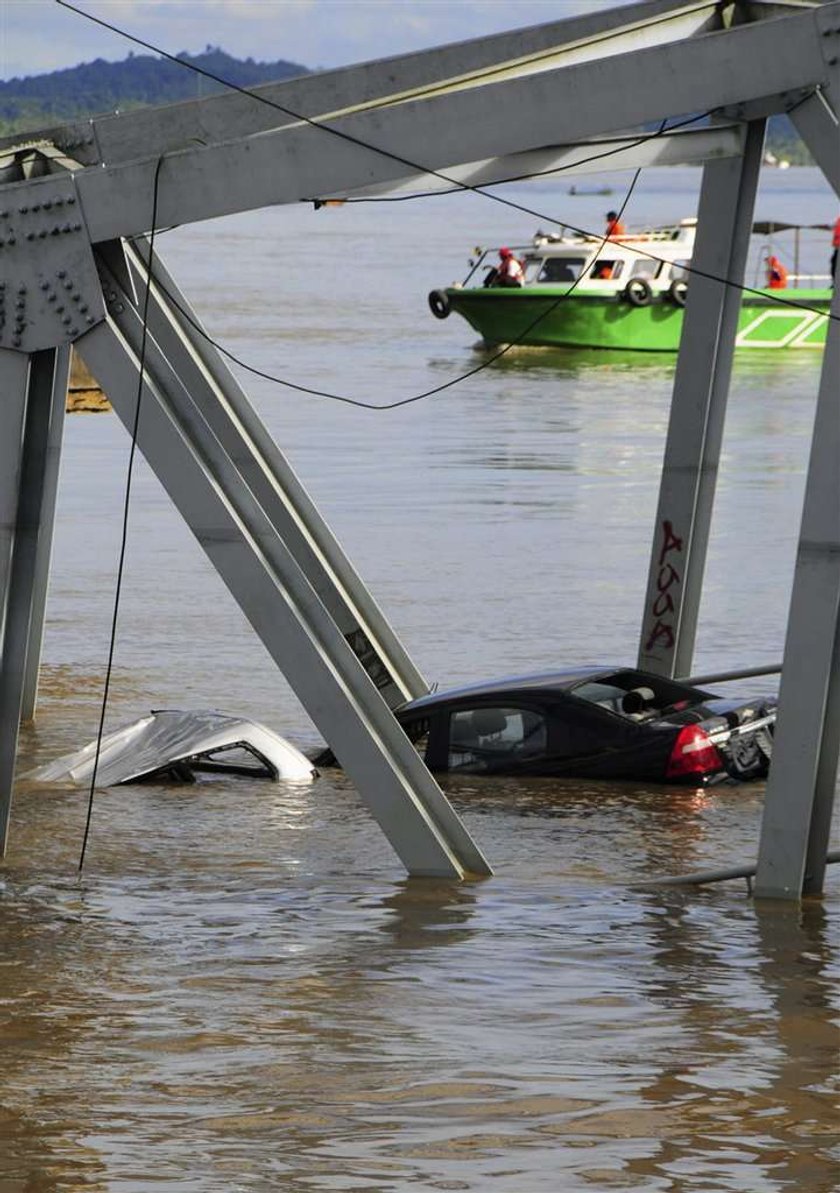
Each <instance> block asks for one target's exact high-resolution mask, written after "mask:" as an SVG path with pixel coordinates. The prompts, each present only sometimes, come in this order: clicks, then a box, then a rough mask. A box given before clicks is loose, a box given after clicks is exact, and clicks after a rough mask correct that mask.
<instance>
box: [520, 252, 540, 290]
mask: <svg viewBox="0 0 840 1193" xmlns="http://www.w3.org/2000/svg"><path fill="white" fill-rule="evenodd" d="M542 265H543V259H542V257H526V258H525V260H524V261H523V263H522V268H523V269H524V271H525V285H526V286H527V285H528V283H529V282H536V281H538V279H539V273H540V270H541V269H542Z"/></svg>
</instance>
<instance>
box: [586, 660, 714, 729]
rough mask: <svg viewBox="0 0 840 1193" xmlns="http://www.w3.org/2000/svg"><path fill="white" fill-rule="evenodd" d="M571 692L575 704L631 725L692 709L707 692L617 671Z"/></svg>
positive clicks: (668, 681) (650, 677) (588, 682)
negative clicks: (589, 706)
mask: <svg viewBox="0 0 840 1193" xmlns="http://www.w3.org/2000/svg"><path fill="white" fill-rule="evenodd" d="M571 692H572V695H573V696H575V697H576V698H577V699H578V700H586V701H587V702H588V703H590V704H594V705H597V706H598V707H599V708H604V709H606V710H607V711H608V712H612V713H618V715H619V716H623V717H627V718H628V719H630V720H633V721H646V720H653V719H655V718H656V717H661V716H662V715H663V714H664V713H665V712H672V711H675V710H678V709H683V708H691V707H694V706H696V705H699V704H702V702H703V700H704V699H705V698H706V697H707V696H708V693H707V692H701V691H700V689H699V688H692V687H690V686H689V685H688V684H680V683H675V682H674V681H673V680H670V679H663V678H662V677H661V676H658V675H646V674H644V673H639V672H637V671H618V672H616V673H615V674H614V675H605V676H599V677H598V679H596V680H584V681H583V682H581V683H579V684H577V685H576V686H575V687H573V688H572V689H571Z"/></svg>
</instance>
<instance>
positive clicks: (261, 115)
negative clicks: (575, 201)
mask: <svg viewBox="0 0 840 1193" xmlns="http://www.w3.org/2000/svg"><path fill="white" fill-rule="evenodd" d="M719 28H721V19H720V14H719V12H718V9H717V6H716V5H714V4H710V3H708V0H699V2H698V0H694V2H689V3H685V2H677V3H675V2H674V0H646V2H645V3H641V4H628V5H625V6H623V7H621V8H618V9H612V10H605V9H601V10H599V11H597V12H592V13H588V14H586V15H582V16H575V17H570V18H565V19H563V20H560V21H551V22H549V23H546V24H544V25H535V26H531V27H529V28H526V29H517V30H513V31H511V32H506V33H499V34H496V35H493V36H490V37H481V38H476V39H474V40H471V41H466V42H457V43H453V44H452V45H445V46H438V47H435V48H434V49H431V50H421V51H419V52H416V53H412V54H404V55H400V56H397V57H392V58H383V59H381V60H378V61H374V62H367V63H363V64H361V65H354V66H350V67H342V68H339V69H338V70H331V71H318V72H317V73H316V74H310V75H303V76H301V77H299V78H295V79H288V80H285V81H284V82H280V83H267V84H265V85H264V86H260V87H253V88H250V89H249V91H250V94H249V95H243V94H241V93H240V92H227V93H225V94H223V95H214V96H207V97H205V98H204V99H200V100H189V101H187V102H185V103H179V104H169V105H167V106H166V107H161V108H147V109H140V110H138V111H128V112H119V113H113V114H108V115H104V116H97V117H95V118H94V119H92V120H89V121H76V122H73V123H71V124H68V125H63V126H59V127H57V128H52V129H45V130H41V131H40V132H37V133H32V134H27V140H29V139H31V138H42V139H43V138H48V139H49V140H50V141H52V142H54V143H55V144H56V145H58V146H60V147H62V148H64V149H66V150H67V152H68V153H71V154H73V155H74V156H75V157H76V158H77V160H79V161H80V162H82V163H83V164H84V165H100V164H102V163H105V164H107V165H116V164H118V163H119V162H127V161H133V160H135V159H137V158H143V157H150V156H155V157H156V156H158V155H159V154H161V153H169V152H172V151H173V150H177V149H182V148H184V147H185V146H188V145H190V144H195V143H199V144H204V145H209V144H212V143H214V142H219V141H230V140H232V139H235V138H237V137H249V136H253V135H254V134H255V133H259V132H265V131H267V130H269V129H276V128H280V127H282V126H283V125H285V124H288V123H289V122H290V121H291V120H293V119H294V117H292V116H289V115H285V114H284V112H283V109H284V108H285V109H286V110H287V111H288V112H295V113H301V114H303V115H305V116H307V117H309V118H310V119H320V120H323V119H325V118H326V117H327V115H328V114H330V113H331V114H333V115H335V114H337V113H347V112H349V111H355V110H359V109H363V108H367V107H371V106H381V105H383V104H392V103H396V102H399V101H400V100H403V99H406V98H409V97H411V96H416V95H418V94H424V93H427V92H428V91H429V90H430V89H434V90H438V89H439V88H441V87H445V86H452V85H456V84H462V85H463V84H465V83H467V82H469V81H470V80H475V79H476V78H480V77H481V76H482V75H483V74H485V73H486V72H488V71H489V72H492V75H493V77H496V78H498V77H499V76H500V75H501V73H502V72H503V71H504V70H505V69H513V68H514V67H515V68H516V69H518V70H528V69H531V70H535V69H540V68H541V67H542V66H543V65H544V64H545V63H546V62H548V61H550V60H551V59H552V58H553V57H555V56H556V55H558V54H564V55H565V57H566V58H567V59H572V58H573V60H575V61H585V60H586V59H588V58H593V57H600V56H603V55H606V54H610V53H613V54H615V53H619V52H624V51H627V50H631V49H637V48H640V47H642V46H646V45H647V46H649V45H655V44H660V43H663V42H667V41H675V40H677V39H679V38H685V37H689V36H692V35H693V34H696V33H699V32H701V31H704V30H712V29H719ZM185 69H186V68H185ZM252 97H253V98H252ZM261 101H262V102H261ZM271 105H277V106H276V107H273V106H271ZM19 142H20V137H5V138H2V139H0V149H9V148H11V147H14V146H15V145H16V144H18V143H19Z"/></svg>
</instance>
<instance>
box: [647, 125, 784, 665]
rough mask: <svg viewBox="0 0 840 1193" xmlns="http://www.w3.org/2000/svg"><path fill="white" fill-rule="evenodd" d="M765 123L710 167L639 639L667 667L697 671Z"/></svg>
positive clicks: (649, 659) (705, 177)
mask: <svg viewBox="0 0 840 1193" xmlns="http://www.w3.org/2000/svg"><path fill="white" fill-rule="evenodd" d="M764 123H765V122H764V121H763V120H755V121H751V122H750V124H749V125H748V126H747V135H746V141H745V144H744V155H743V157H742V158H734V159H733V158H730V159H727V160H725V161H710V162H708V163H707V164H706V166H705V168H704V170H703V184H702V188H701V192H700V206H699V210H698V222H697V241H696V245H695V250H694V256H693V259H692V266H693V268H694V270H695V272H694V273H693V274H692V275H691V277H690V280H689V286H688V301H687V303H686V308H685V321H684V324H683V334H682V342H681V344H680V352H679V357H678V360H677V370H676V376H675V379H674V395H673V399H672V402H671V417H670V421H669V424H668V436H667V440H666V444H665V458H664V462H663V465H662V480H661V482H660V488H659V505H658V508H657V513H656V524H655V528H654V537H653V547H652V551H651V560H650V570H649V573H648V583H647V594H646V596H645V606H644V613H643V616H642V634H641V640H640V643H639V656H638V657H639V666H640V667H642V668H644V669H645V670H647V671H652V672H654V673H657V674H659V675H668V676H674V675H690V674H691V666H692V658H693V655H694V639H695V636H696V633H697V615H698V610H699V606H700V597H701V593H702V587H703V571H704V568H705V564H706V550H707V547H708V542H709V527H710V524H711V518H712V506H713V503H714V495H715V485H716V482H717V470H718V463H719V460H720V448H721V441H722V438H723V424H724V418H725V414H726V402H727V398H728V394H729V379H730V375H731V372H732V356H733V352H734V347H735V335H736V331H737V328H738V314H739V311H740V308H741V291H740V290H739V289H738V288H737V286H738V285H739V284H742V283H743V281H744V271H745V267H746V261H747V250H748V248H749V239H750V232H751V230H752V220H753V209H754V206H755V194H756V189H757V186H758V174H759V170H760V168H761V155H762V149H763V145H764ZM704 275H708V276H704ZM716 278H726V279H728V280H730V281H732V282H734V283H735V286H725V285H723V284H722V283H721V282H720V281H716V280H714V279H716Z"/></svg>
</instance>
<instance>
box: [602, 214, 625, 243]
mask: <svg viewBox="0 0 840 1193" xmlns="http://www.w3.org/2000/svg"><path fill="white" fill-rule="evenodd" d="M626 232H627V229H626V228H625V227H624V224H622V222H621V220H620V219H619V218H618V212H617V211H608V212H607V230H606V232H605V236H607V238H609V237H610V236H624V235H626Z"/></svg>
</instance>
